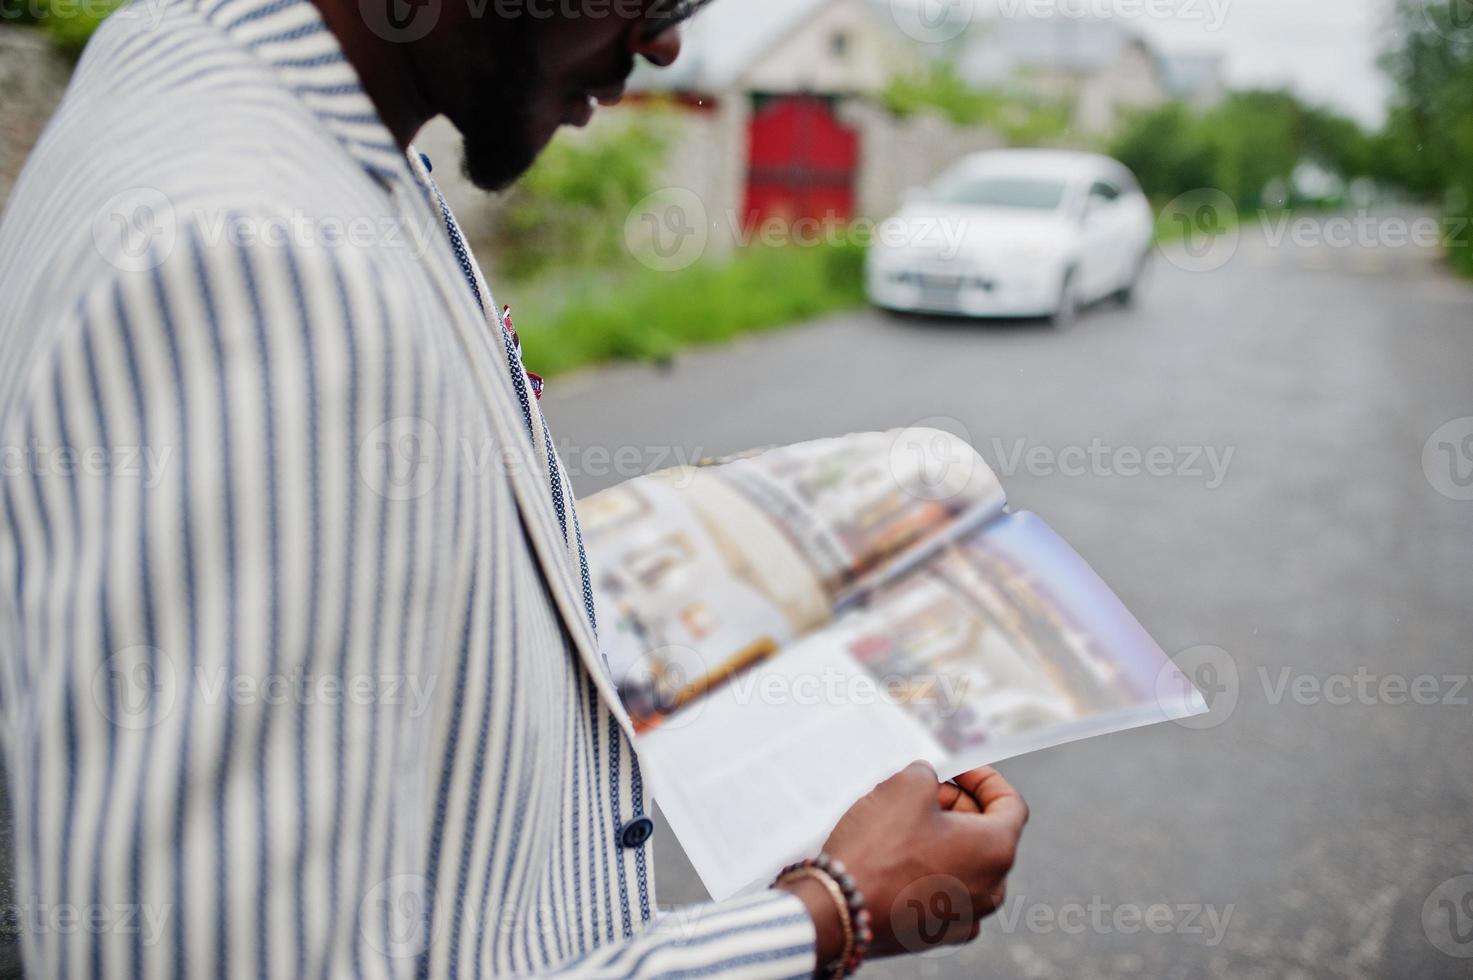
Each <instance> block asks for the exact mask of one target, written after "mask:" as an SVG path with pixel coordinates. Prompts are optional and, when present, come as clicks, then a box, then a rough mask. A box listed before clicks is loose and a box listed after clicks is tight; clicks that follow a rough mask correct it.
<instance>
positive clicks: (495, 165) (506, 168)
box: [461, 126, 557, 193]
mask: <svg viewBox="0 0 1473 980" xmlns="http://www.w3.org/2000/svg"><path fill="white" fill-rule="evenodd" d="M531 128H532V127H523V130H527V129H531ZM511 132H516V129H514V128H512V127H509V126H500V127H496V128H495V129H494V130H486V131H483V133H478V134H474V135H469V136H466V137H465V140H464V144H463V147H464V153H463V157H462V164H461V169H462V171H463V172H464V173H465V176H466V179H468V180H469V181H470V182H471V183H472V184H475V185H476V186H477V187H479V188H480V189H481V190H483V191H491V192H493V193H495V192H499V191H504V190H506V189H507V188H508V187H510V186H511V185H512V184H514V183H516V182H517V180H518V179H519V178H520V177H521V176H522V175H523V174H525V173H526V172H527V171H528V170H531V169H532V165H533V164H534V163H536V162H537V158H538V157H539V156H541V155H542V151H543V150H544V149H546V147H547V145H548V144H549V143H551V142H552V137H553V136H555V135H556V134H557V129H556V127H554V128H553V130H552V132H550V133H547V134H546V136H545V137H544V136H543V135H542V134H541V133H537V134H534V135H533V134H529V135H525V136H522V137H520V138H514V137H509V136H507V135H505V134H507V133H511ZM491 133H494V134H495V135H490V134H491Z"/></svg>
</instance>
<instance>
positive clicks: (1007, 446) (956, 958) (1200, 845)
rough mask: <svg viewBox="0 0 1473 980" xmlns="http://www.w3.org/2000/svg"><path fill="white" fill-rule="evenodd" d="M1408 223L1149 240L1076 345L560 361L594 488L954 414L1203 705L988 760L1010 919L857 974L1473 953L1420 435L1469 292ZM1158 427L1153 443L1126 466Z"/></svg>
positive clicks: (914, 322)
mask: <svg viewBox="0 0 1473 980" xmlns="http://www.w3.org/2000/svg"><path fill="white" fill-rule="evenodd" d="M1376 220H1377V221H1378V222H1384V220H1385V219H1384V216H1383V217H1382V218H1378V219H1376ZM1321 230H1322V231H1323V230H1325V229H1324V228H1323V227H1322V229H1321ZM1394 230H1395V226H1394V225H1385V224H1374V225H1373V228H1372V231H1371V235H1370V238H1371V240H1373V241H1376V242H1379V244H1372V245H1368V244H1366V243H1365V242H1361V243H1360V244H1356V243H1354V242H1352V243H1350V244H1347V245H1343V246H1336V245H1333V244H1318V245H1315V244H1313V243H1310V242H1308V241H1306V240H1305V236H1300V240H1299V242H1298V243H1297V244H1296V243H1294V242H1293V241H1288V240H1286V241H1280V242H1278V243H1277V244H1275V243H1274V241H1273V239H1274V237H1275V234H1276V231H1275V229H1274V228H1270V229H1269V230H1268V232H1266V233H1265V231H1264V230H1263V229H1262V228H1260V227H1258V226H1257V225H1255V224H1254V223H1253V222H1249V223H1248V225H1247V226H1245V229H1244V232H1243V236H1242V239H1241V241H1240V243H1239V245H1238V247H1237V249H1236V251H1235V253H1233V255H1232V257H1231V259H1230V260H1228V261H1227V262H1226V264H1225V265H1222V267H1221V268H1216V269H1213V270H1210V271H1204V270H1203V269H1202V266H1204V265H1209V264H1215V263H1216V261H1217V260H1216V259H1208V260H1193V259H1191V258H1190V257H1189V256H1186V255H1185V253H1181V252H1176V253H1173V255H1172V259H1171V260H1167V259H1158V261H1157V262H1156V263H1155V266H1154V268H1153V270H1152V274H1151V278H1150V280H1149V282H1148V284H1147V286H1146V288H1145V289H1144V291H1143V294H1142V295H1141V297H1140V299H1139V300H1138V302H1137V304H1136V305H1135V307H1134V308H1131V309H1122V308H1120V307H1116V306H1107V307H1102V308H1100V309H1097V310H1094V311H1091V312H1090V313H1088V314H1086V315H1085V316H1084V317H1083V318H1081V320H1080V321H1079V322H1078V323H1077V324H1076V325H1075V326H1073V327H1072V328H1070V329H1068V330H1066V331H1063V332H1056V331H1054V330H1052V329H1050V328H1048V327H1047V326H1044V325H1040V324H1033V323H1028V324H1018V325H1000V324H995V323H994V324H985V323H981V324H979V323H966V322H948V321H937V320H927V319H896V318H893V317H889V316H886V315H882V314H878V313H874V312H857V313H854V314H851V315H844V316H838V317H834V318H830V319H826V320H823V321H820V322H817V323H814V324H811V325H807V326H804V327H801V328H797V329H794V330H792V331H790V332H785V333H781V334H776V335H768V336H764V337H761V338H758V339H755V340H752V341H750V342H745V343H742V344H739V345H737V346H733V347H729V348H724V349H718V350H707V351H701V352H697V353H694V354H691V355H688V356H685V357H683V358H682V359H680V360H679V361H678V362H677V364H676V365H675V366H674V367H673V368H672V369H671V370H668V371H660V370H657V369H653V368H644V367H622V368H615V369H611V370H604V371H598V372H593V373H588V374H583V375H579V376H575V377H570V378H563V379H556V380H555V381H554V383H553V384H552V386H551V389H550V392H549V394H548V397H547V399H546V401H545V403H544V407H545V409H546V411H547V413H548V415H549V416H550V418H551V421H552V424H553V427H554V430H555V431H556V432H558V434H559V436H560V441H561V443H562V448H563V450H564V452H565V455H566V456H567V457H568V459H569V464H570V467H571V469H572V470H573V472H574V479H575V482H576V483H577V485H578V488H579V490H580V492H583V493H587V492H589V491H592V490H595V489H598V488H599V487H602V486H605V485H608V484H610V483H613V482H617V480H618V479H619V478H620V477H621V476H623V475H627V474H628V473H630V472H631V470H632V469H634V468H637V467H639V466H659V465H662V464H667V463H668V462H670V461H671V460H672V458H673V457H672V455H671V454H672V453H673V454H676V455H678V456H679V457H680V458H686V459H688V458H692V457H694V456H699V455H702V454H708V453H722V452H727V451H732V450H737V449H742V448H746V447H750V446H755V445H764V444H771V443H778V442H789V441H796V440H801V439H807V438H812V437H818V436H824V435H831V434H836V433H843V432H848V431H854V430H860V429H872V428H891V427H897V426H905V425H911V424H916V423H918V422H920V421H922V420H926V419H938V418H939V419H942V420H949V421H947V422H944V423H943V424H946V425H948V426H950V427H957V426H959V427H960V428H961V430H963V431H965V432H966V433H967V434H969V435H970V437H971V439H972V441H973V443H974V444H975V445H976V446H978V448H979V449H980V450H981V451H982V453H983V455H984V456H985V457H987V459H988V460H989V462H991V463H992V464H993V466H994V467H995V468H996V469H997V470H998V471H999V473H1000V474H1001V475H1002V477H1003V482H1004V484H1005V486H1006V487H1007V488H1008V491H1009V494H1010V497H1011V500H1012V503H1013V505H1014V506H1015V507H1016V508H1022V509H1028V510H1033V511H1035V512H1037V513H1039V514H1041V515H1043V516H1044V517H1045V518H1047V520H1048V521H1049V522H1050V523H1051V524H1052V525H1053V526H1054V527H1055V528H1056V529H1057V530H1059V531H1060V533H1062V534H1063V535H1064V536H1065V537H1066V538H1068V539H1069V540H1070V541H1071V542H1072V543H1073V544H1074V545H1075V546H1076V547H1077V548H1078V549H1079V551H1080V552H1081V553H1082V554H1083V555H1084V556H1085V557H1086V558H1088V559H1089V560H1090V561H1091V563H1092V564H1093V565H1094V566H1095V568H1096V569H1097V570H1098V571H1099V572H1100V573H1101V575H1102V576H1103V577H1104V578H1105V579H1106V580H1107V581H1108V582H1110V583H1111V584H1112V585H1113V586H1114V587H1115V589H1116V590H1117V591H1118V592H1119V593H1120V595H1121V596H1122V598H1123V599H1124V600H1125V601H1126V603H1127V604H1128V605H1129V606H1130V607H1131V608H1132V609H1133V610H1134V611H1135V613H1136V614H1137V616H1139V618H1140V619H1141V620H1142V621H1143V622H1144V623H1145V624H1146V626H1147V627H1148V628H1149V629H1150V630H1151V632H1152V633H1153V634H1154V636H1155V637H1156V638H1157V640H1158V641H1159V642H1160V643H1161V645H1162V646H1163V647H1164V648H1165V649H1166V650H1167V651H1168V652H1171V653H1173V654H1174V655H1178V657H1179V662H1182V663H1184V664H1188V665H1189V669H1192V670H1194V671H1196V672H1197V677H1198V679H1199V681H1201V682H1203V683H1204V686H1207V687H1210V688H1211V691H1210V693H1211V695H1212V697H1213V703H1214V709H1213V712H1212V714H1211V715H1210V716H1208V717H1209V719H1210V721H1211V722H1212V727H1208V728H1205V729H1201V730H1187V729H1184V728H1181V727H1178V726H1176V725H1172V724H1168V725H1162V726H1157V727H1155V728H1152V729H1147V730H1143V731H1136V732H1129V733H1123V734H1120V735H1116V736H1111V737H1106V738H1098V739H1094V740H1091V741H1088V742H1085V743H1082V744H1076V745H1072V746H1066V747H1063V748H1059V749H1054V750H1050V751H1046V752H1042V753H1037V754H1034V755H1032V756H1029V757H1025V758H1022V759H1018V760H1014V761H1012V762H1009V763H1005V764H1004V765H1003V766H1002V768H1003V770H1004V772H1005V773H1006V774H1007V775H1008V776H1009V778H1010V779H1012V780H1013V782H1014V783H1015V784H1016V785H1017V786H1018V787H1019V788H1020V789H1021V790H1022V791H1023V792H1024V793H1025V795H1026V796H1027V797H1028V799H1029V801H1030V803H1031V804H1032V807H1033V821H1032V824H1031V825H1030V827H1029V829H1028V833H1027V835H1026V838H1025V844H1024V850H1023V853H1022V857H1021V860H1020V862H1019V865H1018V867H1017V869H1016V871H1015V873H1014V876H1013V879H1012V882H1011V894H1010V898H1009V900H1008V904H1007V906H1005V908H1004V914H1001V915H998V916H995V917H994V918H993V919H991V920H990V921H989V923H988V925H987V927H986V928H985V929H984V931H983V933H982V936H981V938H980V939H979V941H978V942H977V943H976V944H975V945H973V946H971V947H969V948H968V949H966V950H964V951H962V952H959V953H956V954H955V955H951V956H946V957H942V958H937V959H927V960H911V961H896V962H893V963H890V964H884V965H881V966H878V967H876V968H874V969H873V970H872V971H870V973H869V975H872V976H877V977H884V976H932V977H972V976H978V977H1039V978H1044V977H1069V978H1080V977H1117V976H1118V977H1127V976H1129V977H1136V976H1150V977H1200V976H1233V977H1244V976H1263V977H1320V976H1324V977H1328V976H1365V977H1372V976H1380V977H1389V976H1417V977H1454V976H1468V975H1469V974H1470V970H1473V960H1470V959H1461V958H1456V957H1454V956H1453V955H1450V954H1451V953H1460V954H1461V955H1462V956H1463V957H1468V956H1473V877H1469V878H1466V879H1462V880H1453V881H1451V882H1450V883H1448V884H1444V883H1446V882H1449V879H1457V878H1458V876H1462V875H1473V833H1470V831H1473V706H1470V704H1473V685H1467V684H1466V678H1467V676H1468V675H1469V673H1470V672H1473V501H1468V500H1459V499H1454V498H1455V497H1457V496H1460V495H1462V496H1470V495H1473V489H1469V490H1467V491H1464V490H1463V489H1461V488H1459V487H1458V486H1457V484H1456V483H1455V482H1453V481H1452V470H1451V469H1450V466H1451V463H1452V462H1458V463H1461V464H1462V466H1463V470H1462V472H1463V473H1465V474H1466V473H1467V472H1469V470H1473V452H1469V453H1468V455H1466V456H1461V458H1459V459H1456V460H1454V459H1453V458H1452V457H1450V456H1448V455H1445V454H1444V451H1443V450H1440V449H1439V448H1438V446H1439V445H1440V444H1441V443H1442V442H1449V443H1451V444H1452V445H1453V446H1455V447H1458V452H1459V453H1460V454H1461V453H1462V452H1464V451H1466V450H1467V449H1468V448H1469V447H1473V442H1470V443H1467V444H1466V446H1465V445H1464V444H1463V443H1462V442H1461V439H1462V437H1463V436H1464V435H1473V419H1470V420H1468V421H1467V422H1466V423H1465V424H1463V425H1462V427H1459V426H1458V425H1454V426H1453V427H1451V428H1450V429H1447V430H1444V431H1443V432H1442V433H1441V434H1440V435H1439V437H1438V439H1437V440H1435V441H1434V445H1433V447H1432V449H1431V451H1430V454H1429V462H1428V465H1426V466H1424V453H1423V450H1424V446H1425V445H1427V443H1428V440H1429V438H1430V437H1431V436H1432V435H1433V433H1434V431H1435V430H1438V429H1439V427H1441V426H1443V425H1444V424H1445V423H1448V422H1449V421H1450V420H1456V419H1467V418H1468V417H1469V416H1473V286H1470V285H1468V284H1466V283H1460V282H1456V281H1453V280H1452V279H1451V278H1450V277H1449V276H1448V275H1447V274H1446V273H1444V272H1443V271H1442V270H1441V268H1440V267H1439V266H1438V265H1437V263H1436V262H1435V258H1434V256H1433V255H1432V254H1431V253H1430V252H1429V251H1427V250H1425V249H1419V248H1415V247H1409V246H1404V247H1398V246H1397V244H1396V242H1397V241H1398V240H1399V236H1397V235H1395V234H1393V232H1394ZM1309 237H1313V235H1310V236H1309ZM1332 237H1334V238H1335V239H1336V240H1337V241H1343V239H1344V236H1338V235H1332ZM1351 237H1352V238H1365V237H1366V236H1364V235H1352V236H1351ZM1382 239H1385V240H1384V241H1383V240H1382ZM1182 266H1186V267H1188V268H1182ZM620 447H623V455H622V456H619V455H617V454H615V455H614V456H612V457H610V460H608V461H606V460H605V458H604V455H603V452H604V451H610V450H614V449H618V448H620ZM1153 447H1167V448H1168V449H1169V450H1170V452H1171V457H1170V459H1171V463H1170V465H1169V466H1167V467H1161V466H1158V467H1157V473H1156V474H1155V475H1152V474H1148V473H1145V472H1138V467H1139V466H1140V464H1139V463H1138V462H1137V463H1135V464H1134V465H1132V460H1133V459H1134V457H1133V456H1132V454H1131V451H1132V450H1134V451H1138V452H1140V453H1142V454H1145V453H1147V452H1148V451H1149V450H1151V449H1152V448H1153ZM1020 450H1021V451H1020ZM1121 450H1124V452H1120V451H1121ZM1081 452H1082V453H1083V454H1084V456H1083V459H1084V460H1085V462H1084V463H1083V465H1082V466H1081ZM1193 453H1196V454H1199V455H1197V456H1196V457H1195V458H1192V457H1193ZM1229 453H1231V456H1228V454H1229ZM1213 454H1215V458H1216V460H1217V467H1216V469H1214V467H1213V465H1212V464H1211V463H1210V459H1212V458H1214V456H1213ZM1165 458H1166V457H1164V456H1162V455H1160V453H1159V452H1158V455H1157V459H1158V461H1161V460H1164V459H1165ZM1168 470H1169V473H1168V474H1167V475H1162V474H1163V473H1167V471H1168ZM1439 488H1441V489H1440V490H1439ZM1203 647H1217V648H1220V649H1221V650H1222V651H1224V652H1223V653H1210V652H1208V653H1204V652H1202V650H1201V648H1203ZM1204 657H1205V658H1207V659H1206V661H1205V663H1206V664H1207V666H1205V667H1204V666H1202V663H1203V662H1204V661H1203V660H1202V658H1204ZM1423 675H1425V676H1426V677H1430V678H1432V679H1433V680H1432V681H1430V682H1429V681H1427V680H1420V681H1419V678H1420V677H1423ZM1458 678H1463V679H1464V681H1463V682H1460V681H1459V680H1458ZM1418 685H1420V686H1418ZM1418 702H1427V703H1418ZM657 851H658V854H659V857H660V859H661V862H662V867H661V869H660V874H659V886H660V890H661V900H662V903H663V904H666V905H669V904H683V903H687V902H693V901H699V900H703V899H704V898H705V893H704V890H703V889H702V888H701V886H700V884H699V882H698V881H697V880H696V878H695V876H694V875H693V874H692V872H691V871H690V869H689V866H688V865H687V864H686V863H685V861H684V858H683V856H682V855H681V854H680V852H679V849H678V846H677V845H676V844H675V843H674V841H673V839H672V838H671V837H670V836H669V834H668V831H667V830H663V829H662V836H661V837H660V838H659V840H658V848H657ZM1439 886H1441V888H1440V890H1439ZM1434 892H1436V893H1435V894H1434ZM1445 902H1446V903H1447V904H1444V903H1445ZM1154 906H1160V907H1162V908H1164V909H1165V910H1166V911H1162V908H1155V909H1153V907H1154ZM1449 909H1451V910H1452V911H1453V913H1454V914H1455V915H1456V919H1455V921H1454V920H1450V919H1449V918H1448V915H1449ZM1147 923H1149V926H1148V925H1147Z"/></svg>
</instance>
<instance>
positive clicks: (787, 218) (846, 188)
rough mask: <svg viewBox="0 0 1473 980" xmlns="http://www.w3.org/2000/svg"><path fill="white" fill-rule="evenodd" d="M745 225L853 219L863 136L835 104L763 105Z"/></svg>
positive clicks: (806, 100) (755, 127)
mask: <svg viewBox="0 0 1473 980" xmlns="http://www.w3.org/2000/svg"><path fill="white" fill-rule="evenodd" d="M749 160H750V167H749V170H748V177H747V207H746V225H747V227H748V229H752V228H755V227H756V226H758V225H761V224H763V223H764V222H766V221H768V220H769V219H773V218H776V219H778V220H780V221H782V222H784V223H785V224H787V225H789V226H790V227H791V224H792V223H793V222H796V221H799V220H804V219H806V220H810V221H814V220H816V221H820V222H824V223H830V222H841V221H848V220H849V219H850V218H852V217H854V175H855V170H856V168H857V165H858V161H859V135H858V134H857V133H856V132H854V130H852V129H850V128H849V127H847V126H845V125H844V124H843V123H842V122H840V121H839V118H838V117H837V116H836V115H835V113H834V106H833V103H832V101H831V100H829V99H825V98H822V97H819V96H812V95H793V96H782V97H780V98H772V99H766V100H763V101H759V103H758V105H757V108H756V112H755V114H754V115H753V118H752V129H751V141H750V154H749Z"/></svg>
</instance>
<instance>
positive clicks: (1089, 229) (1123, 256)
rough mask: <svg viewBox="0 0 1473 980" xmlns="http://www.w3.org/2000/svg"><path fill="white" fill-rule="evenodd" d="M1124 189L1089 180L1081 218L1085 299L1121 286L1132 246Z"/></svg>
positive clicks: (1109, 183)
mask: <svg viewBox="0 0 1473 980" xmlns="http://www.w3.org/2000/svg"><path fill="white" fill-rule="evenodd" d="M1124 204H1125V202H1124V199H1123V192H1122V191H1121V188H1120V187H1119V185H1118V184H1116V183H1115V182H1113V181H1110V180H1104V179H1099V180H1095V181H1093V182H1092V183H1091V184H1090V187H1089V194H1088V196H1087V197H1086V198H1085V204H1084V216H1083V218H1082V219H1081V223H1082V227H1081V234H1080V238H1081V242H1082V244H1081V248H1080V259H1081V261H1080V270H1079V276H1080V282H1079V284H1080V287H1081V289H1082V291H1083V293H1084V296H1083V298H1084V300H1085V301H1086V302H1089V301H1092V300H1096V299H1099V298H1100V297H1102V296H1105V295H1107V294H1108V293H1111V292H1114V291H1115V290H1116V289H1118V288H1120V284H1121V283H1122V281H1123V280H1124V276H1125V270H1126V268H1127V266H1126V262H1127V261H1133V258H1134V256H1133V255H1132V252H1133V249H1131V248H1129V247H1128V243H1127V242H1126V238H1127V229H1126V228H1125V227H1124V225H1125V221H1126V218H1127V215H1126V214H1125V207H1124Z"/></svg>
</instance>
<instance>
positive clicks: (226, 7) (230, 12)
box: [200, 0, 405, 185]
mask: <svg viewBox="0 0 1473 980" xmlns="http://www.w3.org/2000/svg"><path fill="white" fill-rule="evenodd" d="M200 9H201V10H202V12H203V13H204V15H205V17H206V18H207V19H209V20H210V21H211V22H212V23H213V24H215V25H216V26H217V27H219V28H220V29H221V30H222V31H224V32H225V34H226V35H227V36H229V37H230V38H231V39H232V40H234V41H235V42H237V43H239V44H240V45H242V46H243V47H245V48H247V49H249V50H250V51H251V52H252V53H254V54H255V55H256V56H257V57H259V58H261V59H262V60H263V61H265V62H266V63H267V64H269V65H271V66H272V67H273V68H275V69H276V71H277V73H278V74H279V75H280V76H281V78H282V81H283V83H284V84H285V85H286V86H287V88H289V89H290V90H291V91H292V92H293V93H294V94H295V95H296V97H297V98H298V99H300V100H301V101H302V102H303V103H304V104H305V105H306V106H307V107H308V108H309V109H311V110H312V112H313V113H314V114H316V116H317V118H318V119H320V120H321V121H322V124H323V126H324V127H326V128H327V130H328V131H329V132H331V133H332V134H333V136H335V137H336V138H337V140H338V142H340V143H342V145H343V147H344V148H345V149H346V150H347V151H348V153H349V155H350V156H352V157H353V159H354V160H356V161H357V162H358V164H359V165H360V166H362V167H363V169H364V170H366V171H368V172H369V173H370V174H372V175H373V176H374V177H375V178H376V179H378V180H379V181H380V182H382V183H385V184H386V185H387V184H389V183H390V182H392V181H393V180H395V179H399V178H402V177H403V176H404V175H405V159H404V153H403V152H402V151H401V150H400V149H399V146H398V144H397V143H395V142H394V137H393V136H392V135H391V134H390V133H389V130H388V127H386V126H385V125H384V124H383V120H381V119H380V118H379V115H378V111H377V110H376V109H375V108H374V105H373V102H372V100H370V99H369V98H368V95H367V93H365V92H364V91H363V85H362V83H361V82H360V81H359V78H358V73H357V72H356V71H355V70H354V69H353V66H352V65H351V64H349V63H348V59H347V58H346V57H345V56H344V55H343V49H342V47H341V46H340V45H339V44H338V40H337V38H336V37H334V36H333V33H332V31H330V30H328V29H327V25H326V24H325V23H324V22H323V20H322V15H321V14H320V13H319V12H318V10H317V7H316V5H315V4H313V3H312V2H311V0H200Z"/></svg>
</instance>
